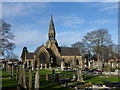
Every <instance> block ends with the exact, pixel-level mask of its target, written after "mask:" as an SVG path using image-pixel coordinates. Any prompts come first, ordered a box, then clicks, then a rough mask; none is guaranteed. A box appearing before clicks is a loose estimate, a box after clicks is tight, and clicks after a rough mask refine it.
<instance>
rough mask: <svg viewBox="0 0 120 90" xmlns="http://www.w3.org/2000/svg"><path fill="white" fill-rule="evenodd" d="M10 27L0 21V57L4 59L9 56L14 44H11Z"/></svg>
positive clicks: (12, 35)
mask: <svg viewBox="0 0 120 90" xmlns="http://www.w3.org/2000/svg"><path fill="white" fill-rule="evenodd" d="M10 28H11V25H10V24H8V23H6V22H5V21H4V20H2V19H1V20H0V55H1V57H4V58H5V57H6V56H7V55H9V54H11V53H12V51H13V49H14V48H15V43H13V42H12V40H13V39H14V34H13V33H12V32H10V30H11V29H10Z"/></svg>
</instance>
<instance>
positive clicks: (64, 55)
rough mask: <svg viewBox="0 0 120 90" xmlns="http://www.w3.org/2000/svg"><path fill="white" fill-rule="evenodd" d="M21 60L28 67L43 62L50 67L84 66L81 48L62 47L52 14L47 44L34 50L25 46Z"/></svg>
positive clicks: (43, 64)
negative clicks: (31, 50) (58, 40)
mask: <svg viewBox="0 0 120 90" xmlns="http://www.w3.org/2000/svg"><path fill="white" fill-rule="evenodd" d="M21 60H22V61H23V62H24V63H25V66H26V67H31V66H32V65H34V67H37V64H38V63H39V64H42V66H43V67H45V65H46V66H47V67H49V65H51V66H52V67H61V68H63V67H66V66H68V67H74V66H80V67H81V66H82V56H81V54H80V50H79V48H76V47H60V46H59V45H58V42H57V40H56V32H55V27H54V22H53V18H52V16H51V19H50V24H49V31H48V40H47V42H46V45H45V46H44V45H41V46H39V47H37V49H36V50H35V51H34V52H29V51H28V50H27V47H24V48H23V51H22V54H21Z"/></svg>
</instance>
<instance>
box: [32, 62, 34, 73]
mask: <svg viewBox="0 0 120 90" xmlns="http://www.w3.org/2000/svg"><path fill="white" fill-rule="evenodd" d="M32 71H34V63H33V62H32Z"/></svg>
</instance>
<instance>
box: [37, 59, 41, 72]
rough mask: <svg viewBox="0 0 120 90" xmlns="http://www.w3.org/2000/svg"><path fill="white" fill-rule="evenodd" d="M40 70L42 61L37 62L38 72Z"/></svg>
mask: <svg viewBox="0 0 120 90" xmlns="http://www.w3.org/2000/svg"><path fill="white" fill-rule="evenodd" d="M39 69H40V60H38V61H37V70H39Z"/></svg>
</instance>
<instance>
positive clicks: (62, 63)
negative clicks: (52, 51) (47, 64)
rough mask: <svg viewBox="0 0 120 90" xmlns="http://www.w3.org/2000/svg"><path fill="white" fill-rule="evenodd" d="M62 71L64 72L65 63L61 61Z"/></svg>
mask: <svg viewBox="0 0 120 90" xmlns="http://www.w3.org/2000/svg"><path fill="white" fill-rule="evenodd" d="M61 69H62V70H64V61H63V60H61Z"/></svg>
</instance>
